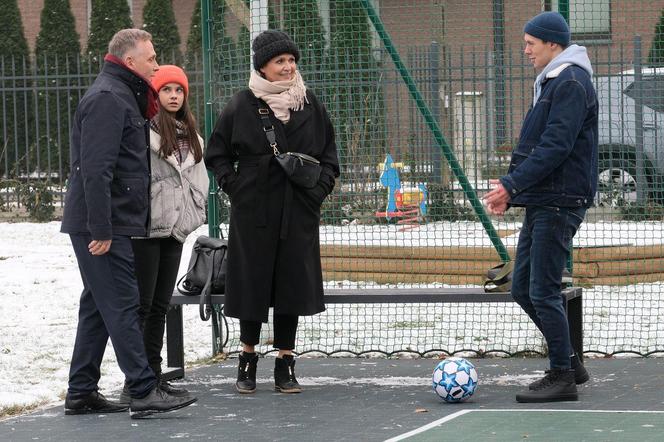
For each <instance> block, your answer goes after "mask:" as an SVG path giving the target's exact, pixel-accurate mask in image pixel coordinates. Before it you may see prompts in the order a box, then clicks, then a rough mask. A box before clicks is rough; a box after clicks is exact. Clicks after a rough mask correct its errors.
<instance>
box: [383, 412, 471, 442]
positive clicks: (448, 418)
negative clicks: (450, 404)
mask: <svg viewBox="0 0 664 442" xmlns="http://www.w3.org/2000/svg"><path fill="white" fill-rule="evenodd" d="M471 411H476V410H461V411H457V412H456V413H452V414H450V415H448V416H445V417H443V418H441V419H438V420H437V421H433V422H431V423H429V424H426V425H425V426H423V427H420V428H416V429H414V430H412V431H409V432H408V433H404V434H401V435H399V436H396V437H393V438H391V439H387V440H386V441H385V442H396V441H398V440H404V439H406V438H409V437H410V436H415V435H416V434H419V433H423V432H425V431H427V430H429V429H431V428H433V427H437V426H438V425H440V424H442V423H445V422H447V421H451V420H452V419H456V418H457V417H459V416H463V415H464V414H467V413H470V412H471Z"/></svg>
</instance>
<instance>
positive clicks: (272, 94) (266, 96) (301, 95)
mask: <svg viewBox="0 0 664 442" xmlns="http://www.w3.org/2000/svg"><path fill="white" fill-rule="evenodd" d="M249 89H251V92H253V93H254V95H255V96H256V97H257V98H260V99H262V100H263V101H265V102H266V103H267V104H268V106H270V108H271V109H272V111H273V112H274V115H275V116H276V117H277V118H278V119H279V120H281V121H282V122H283V123H284V124H285V123H288V121H289V120H290V111H291V110H294V111H299V110H302V108H304V102H305V101H306V102H307V103H308V102H309V100H307V87H306V86H305V85H304V81H303V80H302V76H301V75H300V71H295V76H294V77H293V78H292V79H291V80H288V81H267V80H266V79H265V78H263V77H261V76H260V74H258V72H256V71H255V70H252V71H251V77H250V78H249Z"/></svg>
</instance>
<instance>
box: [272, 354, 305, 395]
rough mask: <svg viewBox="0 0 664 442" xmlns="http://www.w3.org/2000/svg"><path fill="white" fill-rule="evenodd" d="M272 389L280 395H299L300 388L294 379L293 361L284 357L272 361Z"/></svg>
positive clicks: (290, 357) (287, 356)
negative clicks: (280, 393)
mask: <svg viewBox="0 0 664 442" xmlns="http://www.w3.org/2000/svg"><path fill="white" fill-rule="evenodd" d="M274 389H275V390H277V391H280V392H282V393H299V392H301V391H302V387H300V384H298V383H297V379H295V359H294V358H293V355H284V356H283V358H276V359H275V360H274Z"/></svg>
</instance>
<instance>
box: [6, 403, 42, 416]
mask: <svg viewBox="0 0 664 442" xmlns="http://www.w3.org/2000/svg"><path fill="white" fill-rule="evenodd" d="M47 403H48V401H46V400H42V401H37V402H33V403H32V404H23V405H9V406H6V407H0V418H6V417H12V416H18V415H21V414H25V413H29V412H31V411H34V410H36V409H37V408H39V407H41V406H42V405H46V404H47Z"/></svg>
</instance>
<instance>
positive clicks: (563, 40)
mask: <svg viewBox="0 0 664 442" xmlns="http://www.w3.org/2000/svg"><path fill="white" fill-rule="evenodd" d="M523 32H525V33H526V34H530V35H532V36H533V37H537V38H539V39H541V40H544V41H550V42H552V43H558V44H560V45H562V46H565V47H566V46H567V45H569V39H570V32H569V26H568V25H567V22H566V21H565V18H564V17H563V16H562V15H560V13H558V12H553V11H547V12H542V13H541V14H538V15H536V16H535V17H533V18H531V19H530V21H529V22H528V23H526V26H524V28H523Z"/></svg>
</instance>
